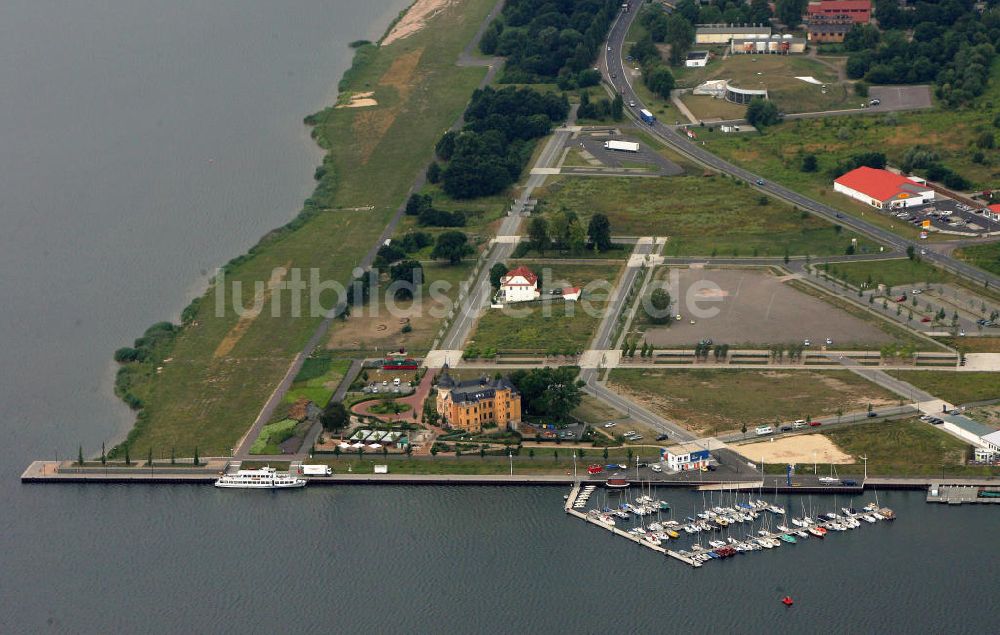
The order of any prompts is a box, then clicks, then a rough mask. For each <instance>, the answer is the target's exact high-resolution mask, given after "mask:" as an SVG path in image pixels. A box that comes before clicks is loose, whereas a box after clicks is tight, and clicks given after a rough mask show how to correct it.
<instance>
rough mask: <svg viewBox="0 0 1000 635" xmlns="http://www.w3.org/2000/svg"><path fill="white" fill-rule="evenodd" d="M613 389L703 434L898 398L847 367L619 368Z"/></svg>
mask: <svg viewBox="0 0 1000 635" xmlns="http://www.w3.org/2000/svg"><path fill="white" fill-rule="evenodd" d="M609 383H610V385H611V387H612V388H613V389H614V390H616V391H618V392H621V393H622V394H625V395H629V396H631V397H633V398H635V399H636V400H638V401H639V402H641V403H643V404H645V405H647V406H648V407H649V408H651V409H652V410H653V411H654V412H658V413H660V414H662V415H663V416H665V417H667V418H668V419H671V420H674V421H676V422H678V423H680V424H681V425H683V426H685V427H686V428H689V429H690V430H693V431H697V432H699V433H703V434H717V433H719V432H723V431H733V430H739V429H740V427H741V426H742V425H743V424H746V425H747V427H748V428H752V427H753V426H755V425H761V424H768V425H773V424H774V423H776V422H782V421H790V420H793V419H806V418H808V417H820V416H827V415H836V414H837V412H838V410H839V411H842V412H843V413H848V412H852V411H859V410H864V409H865V408H866V407H867V406H868V404H869V403H870V404H873V405H876V406H878V405H882V404H890V403H896V402H898V397H897V396H896V395H894V394H892V393H891V392H889V391H887V390H885V389H883V388H881V387H879V386H876V385H875V384H872V383H871V382H869V381H867V380H865V379H862V378H861V377H859V376H857V375H855V374H854V373H852V372H850V371H847V370H833V371H814V370H795V371H773V370H760V371H757V370H752V371H751V370H729V369H725V370H721V369H720V370H700V369H691V370H687V369H684V370H676V369H670V370H639V369H621V368H619V369H615V370H613V371H611V377H610V380H609Z"/></svg>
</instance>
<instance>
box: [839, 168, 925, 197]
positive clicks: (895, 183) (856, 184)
mask: <svg viewBox="0 0 1000 635" xmlns="http://www.w3.org/2000/svg"><path fill="white" fill-rule="evenodd" d="M835 182H836V183H840V184H841V185H844V186H846V187H849V188H851V189H852V190H855V191H858V192H861V193H862V194H865V195H867V196H870V197H872V198H874V199H877V200H879V201H887V200H889V199H890V198H892V197H894V196H896V195H897V194H904V193H905V194H913V193H914V191H913V190H912V189H903V186H904V185H910V186H912V187H914V188H920V187H923V189H924V190H929V189H930V188H928V187H926V186H921V185H920V184H919V183H916V182H915V181H911V180H910V179H908V178H906V177H905V176H900V175H899V174H895V173H893V172H889V171H888V170H877V169H875V168H869V167H866V166H862V167H860V168H855V169H854V170H851V171H850V172H848V173H847V174H845V175H843V176H841V177H840V178H838V179H836V180H835Z"/></svg>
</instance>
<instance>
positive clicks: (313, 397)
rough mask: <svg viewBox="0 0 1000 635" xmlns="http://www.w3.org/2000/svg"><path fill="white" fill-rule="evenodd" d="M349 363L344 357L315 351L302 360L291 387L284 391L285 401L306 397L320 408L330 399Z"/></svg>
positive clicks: (289, 401) (290, 401)
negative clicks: (337, 357)
mask: <svg viewBox="0 0 1000 635" xmlns="http://www.w3.org/2000/svg"><path fill="white" fill-rule="evenodd" d="M350 365H351V363H350V362H349V361H348V360H346V359H333V358H332V357H331V355H330V353H329V352H328V351H317V352H316V353H314V354H313V355H312V356H311V357H310V358H309V359H307V360H306V361H305V362H303V364H302V369H301V370H299V374H298V375H296V376H295V379H294V381H293V382H292V386H291V388H289V389H288V392H287V393H285V403H295V402H296V401H298V400H299V399H308V400H309V401H311V402H313V403H314V404H316V405H317V406H319V407H320V408H322V407H323V406H325V405H326V404H327V402H329V401H330V397H331V396H332V395H333V391H334V390H336V389H337V384H339V383H340V380H341V379H343V378H344V375H345V374H346V373H347V368H348V367H349V366H350Z"/></svg>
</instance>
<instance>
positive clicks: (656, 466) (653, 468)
mask: <svg viewBox="0 0 1000 635" xmlns="http://www.w3.org/2000/svg"><path fill="white" fill-rule="evenodd" d="M649 469H650V470H652V471H654V472H656V473H657V474H659V473H660V472H662V471H663V468H662V467H660V466H659V465H650V466H649Z"/></svg>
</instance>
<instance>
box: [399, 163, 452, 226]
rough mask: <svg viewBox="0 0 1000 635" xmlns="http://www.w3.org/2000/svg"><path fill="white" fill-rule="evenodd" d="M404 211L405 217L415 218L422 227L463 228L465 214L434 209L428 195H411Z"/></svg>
mask: <svg viewBox="0 0 1000 635" xmlns="http://www.w3.org/2000/svg"><path fill="white" fill-rule="evenodd" d="M434 165H437V164H436V163H435V164H434ZM405 211H406V215H407V216H416V217H417V222H418V223H419V224H421V225H423V226H424V227H465V212H462V211H455V212H448V211H445V210H440V209H435V207H434V202H433V199H432V198H431V195H430V194H411V195H410V198H409V200H407V201H406V210H405Z"/></svg>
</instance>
